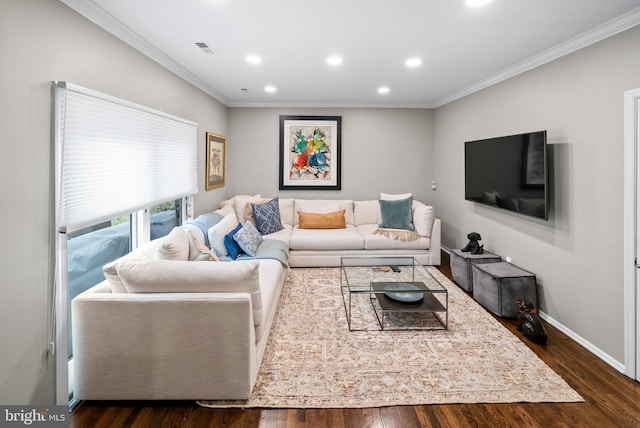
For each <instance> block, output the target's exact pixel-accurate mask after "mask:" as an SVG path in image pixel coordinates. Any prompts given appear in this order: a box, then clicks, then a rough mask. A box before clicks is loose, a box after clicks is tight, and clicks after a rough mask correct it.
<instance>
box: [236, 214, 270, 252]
mask: <svg viewBox="0 0 640 428" xmlns="http://www.w3.org/2000/svg"><path fill="white" fill-rule="evenodd" d="M233 239H234V240H235V241H236V242H237V243H238V245H239V246H240V248H242V250H243V251H244V252H245V253H247V254H248V255H250V256H251V257H253V256H255V255H256V252H257V251H258V247H259V246H260V244H261V243H262V241H263V239H262V235H260V232H258V229H256V227H255V226H254V225H253V223H251V222H250V221H247V222H246V223H245V224H244V225H243V226H242V229H240V230H239V231H237V232H236V234H235V235H233Z"/></svg>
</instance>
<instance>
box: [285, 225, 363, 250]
mask: <svg viewBox="0 0 640 428" xmlns="http://www.w3.org/2000/svg"><path fill="white" fill-rule="evenodd" d="M289 248H290V249H292V250H321V251H323V250H362V249H364V238H363V237H362V234H361V233H360V232H359V231H358V229H357V228H356V227H355V226H353V225H352V224H347V227H346V229H300V228H299V227H298V226H295V227H294V228H293V232H291V238H290V240H289Z"/></svg>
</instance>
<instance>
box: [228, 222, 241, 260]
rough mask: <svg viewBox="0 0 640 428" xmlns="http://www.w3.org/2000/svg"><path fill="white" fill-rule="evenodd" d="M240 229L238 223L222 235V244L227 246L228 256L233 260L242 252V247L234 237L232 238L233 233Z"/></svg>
mask: <svg viewBox="0 0 640 428" xmlns="http://www.w3.org/2000/svg"><path fill="white" fill-rule="evenodd" d="M240 229H242V225H241V224H240V223H238V225H237V226H236V227H235V228H234V229H233V230H232V231H231V232H229V233H227V234H226V235H224V246H225V247H226V248H227V251H228V252H229V257H231V258H232V259H233V260H235V259H237V258H238V256H239V255H240V254H242V248H241V247H240V245H238V243H237V242H236V240H235V239H233V235H235V234H236V233H238V232H239V231H240Z"/></svg>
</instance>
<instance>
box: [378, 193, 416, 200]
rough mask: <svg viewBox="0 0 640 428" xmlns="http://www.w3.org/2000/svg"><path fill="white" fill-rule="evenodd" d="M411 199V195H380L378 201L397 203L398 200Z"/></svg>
mask: <svg viewBox="0 0 640 428" xmlns="http://www.w3.org/2000/svg"><path fill="white" fill-rule="evenodd" d="M412 197H413V194H412V193H394V194H391V193H380V199H382V200H383V201H397V200H398V199H407V198H412Z"/></svg>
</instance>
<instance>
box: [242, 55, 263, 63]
mask: <svg viewBox="0 0 640 428" xmlns="http://www.w3.org/2000/svg"><path fill="white" fill-rule="evenodd" d="M245 60H247V62H248V63H249V64H260V63H261V62H262V58H260V57H259V56H258V55H247V57H246V58H245Z"/></svg>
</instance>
